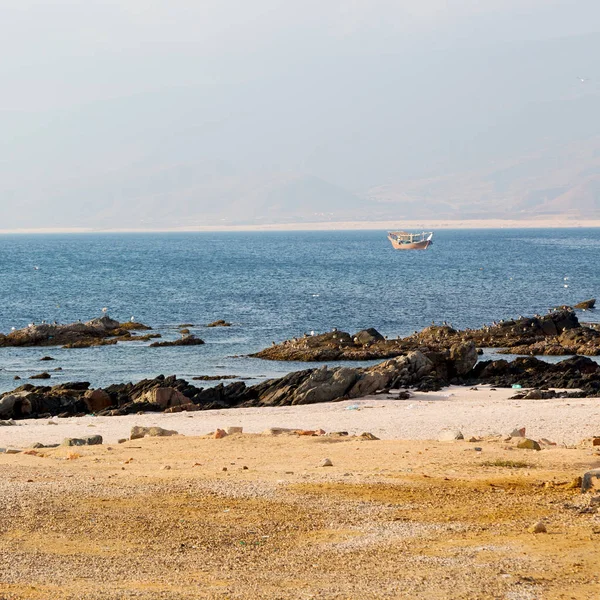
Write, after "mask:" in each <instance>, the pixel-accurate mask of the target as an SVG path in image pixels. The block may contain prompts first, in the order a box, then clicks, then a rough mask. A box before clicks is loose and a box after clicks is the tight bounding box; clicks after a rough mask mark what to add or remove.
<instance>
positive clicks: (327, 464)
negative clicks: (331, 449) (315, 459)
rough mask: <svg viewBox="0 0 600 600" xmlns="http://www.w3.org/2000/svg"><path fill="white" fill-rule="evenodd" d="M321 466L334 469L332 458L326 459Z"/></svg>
mask: <svg viewBox="0 0 600 600" xmlns="http://www.w3.org/2000/svg"><path fill="white" fill-rule="evenodd" d="M319 466H320V467H333V463H332V462H331V459H330V458H324V459H323V460H322V461H321V464H320V465H319Z"/></svg>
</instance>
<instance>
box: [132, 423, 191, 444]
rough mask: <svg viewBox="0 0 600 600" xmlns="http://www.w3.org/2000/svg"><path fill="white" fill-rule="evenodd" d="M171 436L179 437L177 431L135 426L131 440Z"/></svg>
mask: <svg viewBox="0 0 600 600" xmlns="http://www.w3.org/2000/svg"><path fill="white" fill-rule="evenodd" d="M171 435H179V433H177V431H173V430H169V429H163V428H162V427H140V426H139V425H134V426H133V427H132V428H131V433H130V434H129V439H130V440H139V439H142V438H144V437H146V436H147V437H168V436H171Z"/></svg>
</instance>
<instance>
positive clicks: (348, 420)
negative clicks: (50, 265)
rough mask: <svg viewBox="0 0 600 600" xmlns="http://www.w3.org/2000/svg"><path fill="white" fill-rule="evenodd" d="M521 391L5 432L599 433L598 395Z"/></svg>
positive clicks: (448, 392) (84, 421)
mask: <svg viewBox="0 0 600 600" xmlns="http://www.w3.org/2000/svg"><path fill="white" fill-rule="evenodd" d="M514 393H515V390H513V389H511V388H498V389H493V388H492V387H491V386H479V387H478V388H476V389H475V388H471V389H469V388H466V387H464V386H450V387H447V388H443V389H442V390H440V391H439V392H411V397H410V398H409V399H408V400H397V399H391V398H387V397H386V396H385V395H374V396H373V395H371V396H363V397H361V398H357V399H355V400H344V401H341V402H322V403H317V404H303V405H291V406H278V407H264V406H261V407H253V408H227V409H218V410H203V411H197V412H196V411H195V412H187V411H183V412H176V413H165V412H161V413H156V412H146V413H142V414H131V415H124V416H106V417H102V416H84V417H83V416H82V417H67V418H57V417H53V418H51V419H22V420H18V421H16V423H17V425H14V426H12V427H3V428H2V446H6V447H16V448H25V447H27V446H31V445H32V444H35V443H36V442H40V443H42V444H52V443H60V442H62V440H63V439H64V438H67V437H84V436H86V435H92V434H93V435H96V434H99V435H101V436H102V437H103V439H104V443H105V444H107V443H109V444H110V443H116V442H117V440H118V439H120V438H128V437H129V432H130V430H131V428H132V427H133V426H134V425H140V426H143V427H155V426H158V427H163V428H165V429H169V430H175V431H177V432H178V433H180V434H182V435H186V436H202V435H206V434H208V433H209V432H211V431H215V430H216V429H218V428H227V427H243V430H244V432H245V433H251V434H259V433H262V432H263V431H265V430H267V429H269V428H273V427H283V428H288V429H301V430H318V429H323V430H325V431H327V432H332V431H347V432H348V433H349V434H350V435H360V434H361V433H363V432H365V431H368V432H370V433H372V434H373V435H375V436H377V437H378V438H380V439H382V440H383V439H385V440H435V439H437V437H438V435H439V434H440V432H441V431H443V430H448V429H450V430H460V431H461V432H462V433H463V434H464V436H465V438H469V437H471V436H489V435H497V434H502V435H507V434H509V433H510V432H511V431H512V430H513V429H515V428H517V427H526V429H527V435H528V436H532V437H533V438H534V439H541V438H546V439H548V440H550V441H552V442H554V443H556V444H559V445H572V444H576V443H578V442H580V441H581V440H582V439H584V438H589V437H593V436H594V435H598V427H597V425H596V423H597V422H598V416H599V415H600V407H599V406H598V399H596V398H577V399H573V398H552V399H546V400H526V399H521V400H516V399H514V400H511V399H510V396H513V395H514Z"/></svg>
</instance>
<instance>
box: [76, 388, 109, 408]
mask: <svg viewBox="0 0 600 600" xmlns="http://www.w3.org/2000/svg"><path fill="white" fill-rule="evenodd" d="M83 401H84V402H85V405H86V406H87V408H88V410H89V411H90V412H92V413H96V412H100V411H101V410H104V409H105V408H108V407H109V406H112V404H113V401H112V400H111V397H110V396H109V395H108V393H106V392H105V391H104V390H103V389H100V388H98V389H96V390H88V391H87V392H86V393H85V394H84V396H83Z"/></svg>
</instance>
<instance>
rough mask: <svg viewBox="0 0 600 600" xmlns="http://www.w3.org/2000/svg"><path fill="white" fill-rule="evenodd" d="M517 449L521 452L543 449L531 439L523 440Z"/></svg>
mask: <svg viewBox="0 0 600 600" xmlns="http://www.w3.org/2000/svg"><path fill="white" fill-rule="evenodd" d="M517 448H520V449H521V450H541V449H542V447H541V446H540V445H539V444H538V443H537V442H536V441H535V440H532V439H529V438H525V439H523V440H521V441H520V442H519V443H518V444H517Z"/></svg>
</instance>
